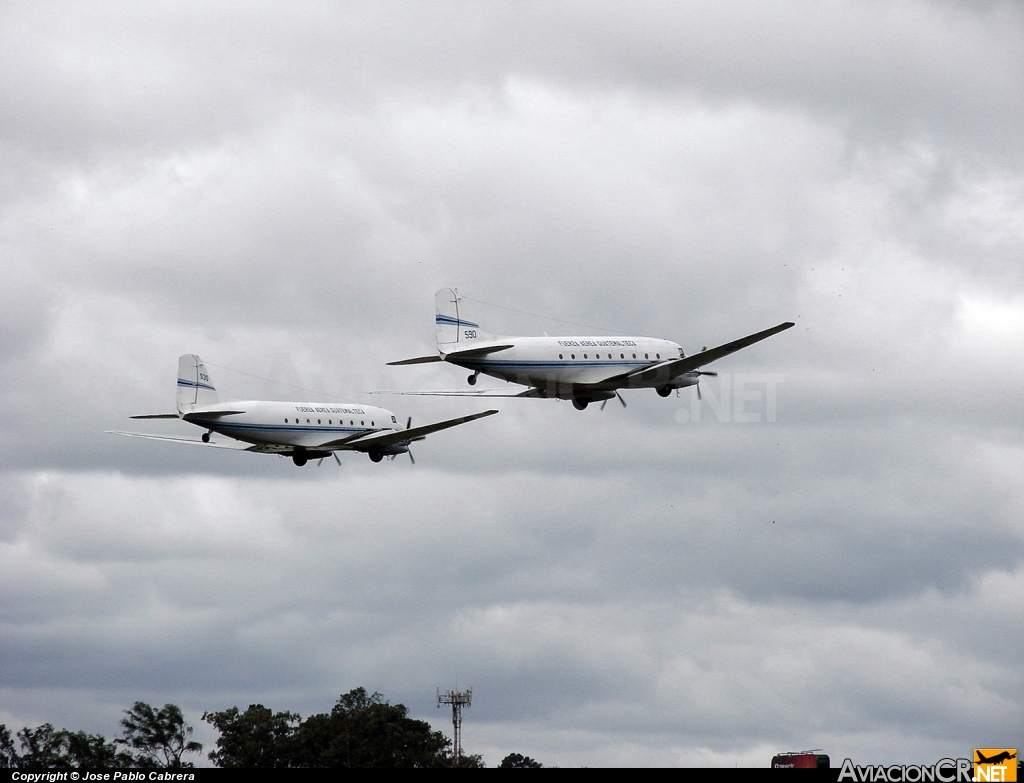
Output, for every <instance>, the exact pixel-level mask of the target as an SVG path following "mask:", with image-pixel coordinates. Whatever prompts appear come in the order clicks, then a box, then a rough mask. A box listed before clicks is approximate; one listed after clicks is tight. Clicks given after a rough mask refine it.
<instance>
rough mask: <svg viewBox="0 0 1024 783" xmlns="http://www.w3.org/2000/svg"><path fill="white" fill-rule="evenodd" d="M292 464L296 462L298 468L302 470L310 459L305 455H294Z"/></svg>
mask: <svg viewBox="0 0 1024 783" xmlns="http://www.w3.org/2000/svg"><path fill="white" fill-rule="evenodd" d="M292 462H294V463H295V464H296V466H297V467H300V468H301V467H302V466H303V465H305V464H306V463H307V462H309V458H308V457H307V456H306V455H305V454H292Z"/></svg>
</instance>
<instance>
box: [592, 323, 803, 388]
mask: <svg viewBox="0 0 1024 783" xmlns="http://www.w3.org/2000/svg"><path fill="white" fill-rule="evenodd" d="M795 325H796V324H794V323H793V322H792V321H786V323H782V324H779V325H778V326H773V327H772V328H771V329H765V330H764V331H763V332H757V333H756V334H751V335H748V336H746V337H741V338H740V339H739V340H733V341H732V342H731V343H725V344H724V345H719V346H718V347H717V348H708V349H707V350H706V351H701V352H700V353H695V354H693V356H687V357H686V358H684V359H670V360H668V361H665V362H661V363H660V364H654V365H651V366H650V367H644V368H641V369H639V370H634V371H633V372H629V373H625V374H623V375H619V376H616V377H615V378H609V379H608V381H605V383H608V382H609V381H625V382H627V383H628V382H629V381H630V380H631V379H639V380H644V381H651V380H654V379H656V378H659V377H663V378H664V379H665V380H666V381H668V380H669V379H671V378H675V377H676V376H677V375H682V374H683V373H684V372H691V371H692V370H696V369H698V368H700V367H703V366H704V365H705V364H710V363H711V362H713V361H717V360H718V359H721V358H723V357H725V356H728V355H729V354H731V353H736V351H739V350H742V349H743V348H746V347H747V346H749V345H753V344H754V343H759V342H761V340H767V339H768V338H769V337H771V336H772V335H774V334H778V333H779V332H784V331H786V329H789V328H790V327H792V326H795Z"/></svg>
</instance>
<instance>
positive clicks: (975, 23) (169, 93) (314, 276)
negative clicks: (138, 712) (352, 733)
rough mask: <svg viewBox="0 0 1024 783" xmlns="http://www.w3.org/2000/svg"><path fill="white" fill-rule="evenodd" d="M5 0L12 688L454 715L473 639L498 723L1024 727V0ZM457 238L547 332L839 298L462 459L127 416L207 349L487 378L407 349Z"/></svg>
mask: <svg viewBox="0 0 1024 783" xmlns="http://www.w3.org/2000/svg"><path fill="white" fill-rule="evenodd" d="M0 14H2V18H3V22H4V23H3V24H2V25H0V37H2V40H3V45H2V46H0V52H2V54H0V68H2V71H3V72H4V73H5V74H9V77H8V78H7V79H5V80H0V100H2V101H3V104H4V106H5V111H4V114H3V117H2V118H0V140H2V143H0V193H2V195H3V199H2V204H3V206H2V207H0V250H2V254H3V258H4V263H3V265H2V266H0V282H2V285H0V365H2V368H3V371H4V373H5V377H6V378H8V383H6V384H5V385H4V386H3V391H2V393H0V407H2V410H3V417H2V421H3V424H2V426H0V438H2V441H0V442H2V444H3V447H4V448H3V450H2V457H0V466H2V467H0V470H2V474H0V498H2V500H3V503H2V509H0V596H2V599H0V722H4V723H6V724H7V725H9V726H10V725H14V726H16V727H20V726H21V725H25V724H34V723H40V722H43V721H51V722H54V723H57V724H62V725H68V726H69V727H72V728H84V729H87V730H90V731H104V732H106V733H107V734H114V733H116V730H117V728H116V726H117V718H118V716H119V710H120V709H122V708H123V707H126V706H128V705H130V704H131V703H132V702H133V701H134V700H135V699H138V698H145V699H148V700H150V701H152V702H155V703H160V704H162V703H164V702H165V701H175V702H177V703H180V704H181V705H182V706H183V707H184V708H185V709H186V710H187V713H188V715H189V716H190V717H191V719H192V720H193V721H198V716H199V715H200V714H201V712H202V710H204V709H219V708H222V707H226V706H230V705H231V704H239V705H241V706H244V705H246V704H249V703H252V702H256V701H263V702H264V703H266V704H268V705H270V706H272V707H274V708H275V709H292V710H297V711H300V712H303V713H304V714H308V713H309V712H312V711H322V710H325V709H327V708H328V706H329V704H330V703H331V700H332V699H333V698H335V697H336V696H337V694H338V693H340V692H342V691H345V690H348V689H349V688H351V687H355V686H356V685H366V686H367V687H369V688H371V689H377V690H380V691H382V692H384V693H385V694H386V695H387V696H388V697H390V698H392V699H394V700H401V701H404V702H405V703H406V704H408V705H409V706H410V707H411V708H412V710H413V712H414V714H416V715H417V716H419V717H424V718H426V719H429V720H431V721H432V722H433V723H434V724H435V725H437V726H443V725H444V723H445V716H444V714H443V713H439V712H437V711H436V710H435V709H433V704H432V694H433V688H434V687H435V686H438V685H440V686H442V687H451V686H453V685H455V683H456V681H457V682H458V683H459V684H462V685H466V684H473V685H474V686H475V687H476V689H477V690H476V692H475V693H476V696H477V698H476V700H475V702H474V706H473V708H472V710H471V711H470V712H469V713H467V724H466V736H467V748H469V749H470V750H471V751H474V752H475V751H477V750H479V751H480V752H483V753H484V755H485V757H486V759H487V760H488V762H489V763H495V762H497V761H498V760H500V758H501V757H502V756H503V755H504V754H505V753H507V752H510V751H513V750H516V751H519V752H523V753H529V754H530V755H533V756H536V757H538V758H541V759H542V760H544V761H546V762H549V763H558V764H562V765H576V764H588V765H591V766H595V765H602V764H618V765H625V764H631V765H640V764H662V765H670V764H699V765H729V764H735V763H741V764H761V765H763V764H765V763H767V761H768V759H769V758H770V756H771V755H772V753H774V752H775V751H777V750H782V749H795V748H797V747H798V746H799V747H825V748H826V750H827V751H828V752H829V753H831V754H832V756H833V758H842V757H843V756H844V755H852V756H853V757H855V758H856V759H857V760H858V762H859V763H866V762H868V761H872V762H888V761H892V762H914V761H916V762H921V763H928V762H930V761H934V760H935V759H936V758H938V757H940V756H945V755H950V754H963V753H965V752H967V750H969V746H972V743H974V744H977V743H982V744H985V743H988V744H992V743H996V744H998V743H999V742H1008V743H1010V744H1013V742H1012V740H1013V738H1014V737H1016V736H1019V733H1020V728H1021V723H1020V719H1019V717H1018V716H1017V712H1019V710H1015V709H1014V705H1013V704H1012V703H1011V701H1010V696H1009V695H1008V694H1012V693H1015V692H1016V691H1017V690H1019V686H1020V665H1019V664H1020V660H1019V650H1020V649H1021V644H1022V642H1024V639H1022V638H1021V634H1020V632H1019V631H1018V630H1017V629H1016V628H1015V627H1014V626H1013V624H1012V623H1011V622H1009V621H1008V620H1007V618H1012V617H1014V616H1017V615H1019V613H1020V609H1021V607H1020V598H1019V596H1020V595H1024V592H1022V590H1021V579H1022V570H1021V561H1022V547H1024V538H1022V529H1021V523H1020V519H1021V510H1022V501H1021V497H1022V496H1021V484H1020V480H1019V476H1020V467H1021V453H1022V452H1021V448H1022V442H1021V438H1020V434H1019V433H1020V427H1021V424H1022V421H1021V414H1020V411H1019V405H1017V403H1016V397H1017V395H1016V389H1018V388H1019V387H1020V383H1021V382H1022V381H1024V378H1022V377H1021V374H1020V370H1019V368H1020V367H1021V366H1022V363H1021V362H1020V358H1021V355H1022V351H1024V342H1022V339H1021V334H1024V332H1022V327H1024V310H1022V308H1021V302H1022V301H1024V294H1022V288H1021V286H1022V279H1021V272H1020V264H1019V263H1018V262H1019V256H1020V252H1021V248H1022V245H1024V174H1022V167H1021V158H1020V141H1021V130H1020V129H1021V127H1024V125H1022V122H1021V120H1022V119H1024V118H1022V116H1021V115H1022V98H1021V96H1022V95H1024V92H1022V90H1021V89H1020V87H1021V84H1020V82H1021V78H1022V77H1021V75H1022V74H1024V70H1022V69H1021V67H1020V65H1021V59H1022V56H1024V46H1022V44H1021V41H1022V40H1024V38H1022V37H1021V35H1020V33H1021V26H1022V19H1021V15H1020V9H1019V7H1018V6H1017V5H1015V4H1010V3H987V4H975V5H972V6H969V7H966V6H960V5H955V4H947V3H930V4H924V3H901V4H886V3H870V4H851V3H845V4H844V3H840V4H835V5H832V6H828V7H822V6H819V5H816V4H803V5H799V4H798V5H793V4H763V3H762V4H751V5H745V4H735V5H726V6H722V5H721V4H705V3H691V4H687V5H683V6H678V5H671V4H667V5H666V4H658V3H651V4H647V5H643V6H635V5H634V6H630V7H629V8H628V9H627V8H626V7H625V6H619V5H615V4H594V3H586V4H571V3H570V4H563V5H559V6H550V5H534V4H527V3H515V4H498V5H495V4H490V5H488V6H486V7H484V6H477V5H473V4H465V3H448V4H435V5H432V6H419V5H415V4H405V3H394V4H379V3H374V4H365V5H349V6H344V7H336V6H333V5H326V4H325V5H312V6H307V7H305V8H304V9H302V10H301V11H299V12H295V11H294V10H290V11H289V12H288V13H284V12H282V10H281V9H280V8H279V7H278V6H275V5H264V6H259V5H255V6H252V5H251V6H247V7H246V8H245V9H239V8H237V7H236V6H233V5H210V4H202V5H197V6H188V5H180V4H168V5H163V6H154V5H149V6H146V7H144V8H142V7H138V6H135V5H132V4H127V5H125V4H93V5H82V4H70V5H60V4H52V5H48V6H45V5H44V6H40V5H23V6H18V5H14V6H11V5H8V6H7V7H5V9H4V10H3V11H2V12H0ZM11 75H13V76H11ZM442 285H457V286H458V287H459V288H460V290H462V291H463V292H464V293H465V294H467V295H469V296H472V297H474V299H476V300H482V301H474V302H472V304H473V306H474V307H475V308H476V311H477V316H478V317H479V318H480V319H482V321H483V322H485V323H486V324H487V326H488V327H489V329H490V330H491V331H495V332H503V333H512V334H516V333H524V334H539V333H541V332H542V331H548V332H550V333H556V332H560V331H563V330H566V331H568V332H570V333H580V332H584V331H586V329H585V328H584V327H581V326H579V324H599V325H603V326H606V327H607V328H608V329H611V330H621V331H624V332H627V333H640V334H650V335H653V336H662V337H666V338H668V339H673V340H676V341H678V342H680V343H681V344H682V345H683V346H684V348H685V349H686V350H687V351H693V350H695V349H696V348H698V347H700V346H701V345H712V344H718V343H720V342H724V341H727V340H730V339H734V338H735V337H738V336H740V335H743V334H747V333H749V332H752V331H755V330H757V329H760V328H764V327H766V326H769V325H772V324H774V323H778V322H780V321H782V320H788V319H792V320H794V321H796V323H797V328H795V329H792V330H790V331H788V332H786V333H785V334H782V335H779V336H777V337H775V338H772V340H770V341H768V342H766V343H763V344H761V345H758V346H756V347H753V348H750V349H748V350H747V351H744V352H742V353H740V354H736V355H735V356H733V357H730V358H729V359H727V360H724V361H723V362H721V363H720V365H719V366H718V367H717V369H719V370H720V371H721V372H722V375H721V376H720V377H719V378H718V379H712V378H708V379H705V380H704V381H703V382H702V388H703V391H704V400H703V401H702V402H700V403H698V402H697V401H696V400H695V399H694V398H693V397H691V395H690V392H689V391H686V392H684V393H683V394H682V395H680V396H679V397H670V398H668V399H664V400H663V399H660V398H657V397H655V396H654V395H651V394H645V393H641V392H633V393H629V392H627V394H626V397H627V401H628V402H629V407H628V408H627V409H625V410H623V409H621V408H620V407H619V406H618V405H617V404H614V403H613V404H611V405H609V406H608V408H607V409H606V410H604V411H603V412H602V411H597V410H588V411H586V412H583V413H579V412H577V411H575V410H573V409H571V407H570V406H568V405H566V404H561V403H555V402H541V401H531V400H512V401H502V402H500V403H499V407H500V408H501V415H500V416H498V417H494V418H492V419H488V420H486V421H482V422H475V423H473V424H470V425H467V426H466V427H464V428H459V429H457V430H453V431H449V432H445V433H440V434H438V435H435V436H432V437H431V438H430V439H429V440H428V441H427V442H426V443H424V444H420V445H419V446H418V448H417V449H416V455H417V459H418V464H417V465H416V466H415V467H413V466H411V465H410V463H409V462H408V461H407V460H402V459H399V460H398V461H396V462H394V463H385V464H383V465H371V464H370V463H369V461H368V460H366V459H365V458H363V457H361V456H357V455H353V456H349V457H347V458H345V460H344V462H345V464H344V467H342V468H341V469H339V468H337V466H335V465H334V464H333V463H331V462H325V463H324V465H323V466H322V467H319V468H317V467H316V466H313V465H311V466H308V467H306V468H304V469H296V468H295V467H294V466H292V465H291V463H290V462H289V461H287V460H283V459H280V458H276V457H265V456H260V455H246V454H235V453H209V452H207V451H204V450H202V449H198V448H186V447H180V448H179V447H176V446H174V445H171V444H161V443H153V442H137V441H132V440H129V439H119V438H116V437H115V436H111V435H105V434H103V430H106V429H122V428H128V427H129V422H128V421H127V419H126V417H127V416H128V415H131V414H135V413H159V412H164V411H168V410H170V406H171V405H172V404H173V372H174V367H175V360H176V357H177V356H178V355H179V354H181V353H184V352H191V351H195V352H199V353H200V354H201V355H202V356H203V357H204V358H205V359H206V360H207V362H208V363H209V366H210V369H211V371H212V372H213V374H214V377H215V379H216V382H217V385H218V388H220V389H221V390H222V392H223V393H224V394H225V395H226V396H229V397H232V398H236V399H246V398H250V399H251V398H262V397H268V396H269V397H273V398H279V399H296V398H299V399H302V398H312V399H337V398H345V399H357V400H362V401H364V402H373V403H374V404H380V405H383V406H385V407H388V408H391V409H393V410H394V411H395V413H396V415H399V416H403V417H404V416H407V415H412V416H413V417H414V420H415V421H417V422H426V421H428V420H433V419H438V418H442V417H444V416H453V415H459V414H462V413H466V412H470V411H473V410H477V409H478V408H479V407H480V405H479V403H478V402H474V401H466V400H444V399H429V398H415V397H387V396H381V397H370V396H364V393H365V392H367V391H369V390H371V389H389V388H390V389H397V388H429V387H434V388H452V387H458V386H460V385H462V384H464V378H463V375H464V374H463V373H462V372H461V371H458V370H456V369H455V368H452V367H447V366H445V367H436V366H432V367H424V368H416V367H407V368H389V367H385V366H384V362H385V361H388V360H392V359H399V358H404V357H407V356H413V355H417V354H419V353H420V352H422V351H424V350H430V349H431V348H432V339H433V330H432V320H431V317H432V311H431V306H432V300H431V297H432V293H433V291H434V290H435V289H436V288H438V287H440V286H442ZM488 303H493V305H498V306H497V307H496V306H492V304H488ZM503 308H511V310H510V309H503ZM530 313H535V314H541V315H550V316H552V317H554V318H559V319H563V320H565V321H570V322H574V324H575V325H574V324H566V323H558V322H556V321H552V320H546V319H544V318H540V317H537V316H533V315H529V314H530ZM766 374H772V375H773V377H776V379H777V380H780V381H781V382H780V383H778V385H777V392H778V399H777V410H776V420H775V421H774V422H772V423H769V422H767V421H766V420H765V419H766V415H767V413H768V410H767V401H766V398H765V396H764V395H765V394H766V393H767V387H764V386H763V383H764V378H765V377H766ZM744 376H746V377H748V378H754V379H755V382H754V384H753V385H752V386H751V387H749V388H751V389H755V392H754V397H755V399H751V400H749V401H747V402H744V403H743V407H742V408H741V410H744V411H747V412H753V413H754V414H756V415H757V416H759V417H760V421H758V422H754V423H741V422H737V421H736V420H735V419H736V416H735V414H736V411H737V408H736V406H735V399H734V395H735V393H736V384H737V383H740V382H741V381H742V380H743V377H744ZM758 379H760V380H758ZM758 384H761V385H758ZM755 387H756V388H755ZM727 389H728V392H727ZM727 393H728V394H731V395H733V396H730V397H729V400H728V401H727V402H724V399H725V397H726V394H727ZM758 395H760V396H758ZM741 402H742V401H741ZM698 412H699V414H700V420H699V421H694V418H695V416H696V414H697V413H698ZM131 424H137V422H132V423H131ZM146 424H147V427H148V428H150V429H151V430H152V431H158V430H159V431H165V432H169V433H182V432H184V431H186V430H187V429H189V428H188V427H187V425H184V424H182V423H180V422H149V423H146ZM140 428H141V427H140ZM993 629H998V632H993ZM200 734H201V735H202V738H203V740H204V741H206V742H208V743H209V742H211V741H212V739H213V736H212V734H211V733H210V732H209V731H207V729H206V728H205V727H200Z"/></svg>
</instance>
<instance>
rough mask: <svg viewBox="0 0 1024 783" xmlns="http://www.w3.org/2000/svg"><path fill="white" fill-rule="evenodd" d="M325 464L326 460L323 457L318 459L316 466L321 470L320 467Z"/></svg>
mask: <svg viewBox="0 0 1024 783" xmlns="http://www.w3.org/2000/svg"><path fill="white" fill-rule="evenodd" d="M323 464H324V458H323V457H321V458H320V459H318V460H317V461H316V466H317V467H318V468H319V467H320V466H321V465H323Z"/></svg>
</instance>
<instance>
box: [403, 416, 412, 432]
mask: <svg viewBox="0 0 1024 783" xmlns="http://www.w3.org/2000/svg"><path fill="white" fill-rule="evenodd" d="M411 427H412V416H410V417H409V420H408V421H407V422H406V423H405V428H406V429H410V428H411Z"/></svg>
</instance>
